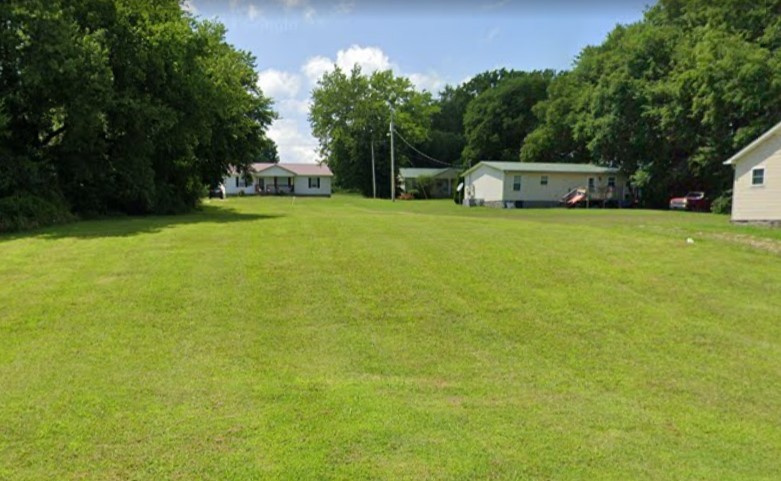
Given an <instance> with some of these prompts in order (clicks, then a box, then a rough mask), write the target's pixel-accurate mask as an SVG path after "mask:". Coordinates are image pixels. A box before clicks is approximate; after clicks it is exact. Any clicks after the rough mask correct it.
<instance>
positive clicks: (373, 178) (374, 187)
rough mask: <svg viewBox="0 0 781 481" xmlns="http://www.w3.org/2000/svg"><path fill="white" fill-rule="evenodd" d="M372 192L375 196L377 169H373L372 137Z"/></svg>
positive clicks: (374, 196) (375, 196)
mask: <svg viewBox="0 0 781 481" xmlns="http://www.w3.org/2000/svg"><path fill="white" fill-rule="evenodd" d="M372 194H373V198H374V199H376V198H377V171H376V170H374V139H372Z"/></svg>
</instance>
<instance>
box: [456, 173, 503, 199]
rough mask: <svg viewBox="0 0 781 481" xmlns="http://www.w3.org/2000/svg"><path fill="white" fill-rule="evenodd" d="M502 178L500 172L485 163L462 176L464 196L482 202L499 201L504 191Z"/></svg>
mask: <svg viewBox="0 0 781 481" xmlns="http://www.w3.org/2000/svg"><path fill="white" fill-rule="evenodd" d="M502 178H503V174H502V172H501V171H499V170H497V169H494V168H492V167H488V166H486V165H483V166H480V167H478V168H477V169H475V170H474V171H472V172H470V173H468V174H467V175H466V177H465V178H464V187H465V188H466V189H467V191H466V193H465V194H466V198H467V199H470V198H472V199H478V200H482V201H484V202H498V201H501V200H502V195H503V193H504V192H503V188H502Z"/></svg>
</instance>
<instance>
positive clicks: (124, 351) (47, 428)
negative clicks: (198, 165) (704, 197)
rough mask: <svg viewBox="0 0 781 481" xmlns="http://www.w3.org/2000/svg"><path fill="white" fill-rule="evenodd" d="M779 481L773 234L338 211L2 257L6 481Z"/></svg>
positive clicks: (779, 248) (211, 218) (108, 223)
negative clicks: (332, 480) (385, 480)
mask: <svg viewBox="0 0 781 481" xmlns="http://www.w3.org/2000/svg"><path fill="white" fill-rule="evenodd" d="M688 237H691V238H693V239H694V244H687V243H686V238H688ZM779 477H781V231H778V230H776V231H773V230H766V229H760V228H746V227H734V226H730V225H729V223H728V219H727V218H726V217H723V216H713V215H708V214H700V215H698V214H687V213H675V212H652V211H632V210H621V211H618V210H606V211H599V210H591V211H584V210H578V211H564V210H493V209H486V208H475V209H466V208H463V207H459V206H456V205H454V204H453V203H452V202H450V201H431V202H397V203H395V204H391V203H390V202H388V201H371V200H364V199H360V198H356V197H340V196H337V197H334V198H331V199H297V200H295V201H293V200H292V199H290V198H263V199H256V198H232V199H229V200H227V201H213V202H207V203H206V204H205V207H204V209H203V210H202V211H201V212H199V213H195V214H192V215H188V216H182V217H151V218H125V219H113V220H104V221H90V222H80V223H75V224H70V225H66V226H59V227H53V228H48V229H44V230H39V231H35V232H32V233H25V234H19V235H13V236H2V237H0V479H3V480H6V479H7V480H14V481H17V480H43V479H46V480H53V479H66V480H77V479H78V480H80V479H89V480H142V479H143V480H147V479H148V480H161V479H177V480H196V479H213V480H250V479H259V480H260V479H287V480H309V479H312V480H314V479H344V480H359V479H388V480H399V479H410V480H413V479H414V480H419V479H443V480H451V479H465V480H466V479H480V480H484V479H520V480H523V479H540V480H597V479H598V480H621V481H624V480H645V479H653V480H778V479H779Z"/></svg>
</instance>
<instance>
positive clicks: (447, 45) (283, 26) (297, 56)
mask: <svg viewBox="0 0 781 481" xmlns="http://www.w3.org/2000/svg"><path fill="white" fill-rule="evenodd" d="M649 3H651V2H650V0H601V1H599V0H597V1H595V2H578V1H577V0H547V1H543V0H486V1H483V2H479V1H466V0H456V1H450V2H445V1H434V0H419V1H417V2H413V1H410V0H407V1H405V0H401V1H397V2H390V1H386V2H378V1H375V2H356V1H350V0H341V1H338V0H224V1H220V0H189V1H186V2H185V8H187V9H189V10H190V11H191V12H193V13H194V14H195V15H198V16H200V17H202V18H217V19H218V20H219V21H221V22H222V23H223V24H225V26H226V27H227V28H228V35H227V36H228V41H229V42H230V43H232V44H234V45H235V46H237V47H238V48H241V49H243V50H247V51H250V52H252V53H253V54H254V55H255V57H256V58H257V68H258V71H259V74H260V82H259V83H260V86H261V88H262V89H263V91H264V92H265V93H266V95H269V96H270V97H272V98H273V99H274V100H275V107H276V109H277V111H278V112H279V113H280V116H281V118H280V119H279V120H277V121H275V122H274V124H273V125H272V127H271V129H270V131H269V135H270V136H271V137H272V138H273V139H274V140H275V141H276V142H277V145H278V146H279V152H280V157H281V160H282V162H316V161H318V156H317V153H316V149H317V141H316V140H315V139H314V138H313V137H312V136H311V133H310V129H309V123H308V121H307V111H308V107H309V100H310V93H311V90H312V88H313V87H314V86H315V85H316V82H317V79H318V78H319V77H320V76H321V75H322V74H323V73H324V72H326V71H328V70H329V69H331V68H333V65H334V64H336V65H339V66H340V67H343V68H350V67H351V66H352V65H353V64H358V65H360V66H361V67H362V68H363V69H364V70H366V71H372V70H376V69H387V68H391V69H393V70H394V72H396V74H399V75H405V76H408V77H409V78H410V79H411V80H412V81H413V83H414V84H415V85H416V86H417V87H418V88H419V89H425V90H428V91H430V92H432V93H434V94H436V92H438V91H439V90H440V89H441V88H442V87H444V86H445V85H446V84H459V83H461V82H463V81H464V80H466V79H468V78H469V77H471V76H473V75H475V74H478V73H480V72H483V71H486V70H490V69H495V68H501V67H505V68H508V69H517V70H535V69H545V68H552V69H556V70H564V69H568V68H570V67H571V66H572V62H573V61H574V59H575V57H576V56H577V54H578V52H580V50H581V49H583V47H585V46H587V45H595V44H599V43H601V42H602V40H603V39H604V38H605V36H606V35H607V33H608V32H609V31H610V30H612V29H613V28H614V27H615V26H616V25H617V24H627V23H631V22H635V21H637V20H640V19H641V18H642V15H643V11H644V10H645V8H646V6H647V5H648V4H649Z"/></svg>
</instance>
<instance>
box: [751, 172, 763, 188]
mask: <svg viewBox="0 0 781 481" xmlns="http://www.w3.org/2000/svg"><path fill="white" fill-rule="evenodd" d="M751 185H765V169H754V170H752V171H751Z"/></svg>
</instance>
